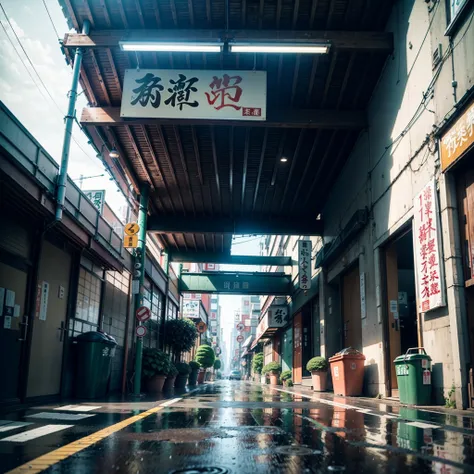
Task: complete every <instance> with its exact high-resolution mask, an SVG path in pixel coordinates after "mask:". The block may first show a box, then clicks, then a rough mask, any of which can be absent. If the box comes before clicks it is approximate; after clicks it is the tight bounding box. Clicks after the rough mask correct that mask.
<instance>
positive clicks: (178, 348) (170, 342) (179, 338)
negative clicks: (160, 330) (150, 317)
mask: <svg viewBox="0 0 474 474" xmlns="http://www.w3.org/2000/svg"><path fill="white" fill-rule="evenodd" d="M165 335H166V345H167V346H168V347H169V349H170V351H171V354H172V361H173V362H174V363H176V362H179V361H180V359H181V354H182V353H183V352H189V351H190V350H191V349H192V348H193V347H194V344H195V342H196V339H197V337H198V332H197V329H196V326H195V324H194V323H193V322H192V321H191V320H190V319H187V318H182V319H170V320H169V321H166V323H165Z"/></svg>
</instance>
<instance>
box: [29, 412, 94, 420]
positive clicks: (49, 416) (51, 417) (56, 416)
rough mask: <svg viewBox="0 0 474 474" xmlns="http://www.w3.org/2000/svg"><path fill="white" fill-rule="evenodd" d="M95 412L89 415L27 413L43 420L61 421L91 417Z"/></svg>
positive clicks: (31, 416) (30, 416)
mask: <svg viewBox="0 0 474 474" xmlns="http://www.w3.org/2000/svg"><path fill="white" fill-rule="evenodd" d="M92 416H95V414H92V415H88V414H85V413H50V412H41V413H35V414H34V415H27V418H40V419H43V420H60V421H79V420H84V419H85V418H91V417H92Z"/></svg>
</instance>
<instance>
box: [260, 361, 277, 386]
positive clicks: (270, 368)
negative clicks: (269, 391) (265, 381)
mask: <svg viewBox="0 0 474 474" xmlns="http://www.w3.org/2000/svg"><path fill="white" fill-rule="evenodd" d="M263 372H264V373H265V374H270V385H278V382H279V378H280V372H281V365H280V364H279V363H278V362H276V361H273V362H270V363H269V364H267V365H266V366H265V367H264V368H263Z"/></svg>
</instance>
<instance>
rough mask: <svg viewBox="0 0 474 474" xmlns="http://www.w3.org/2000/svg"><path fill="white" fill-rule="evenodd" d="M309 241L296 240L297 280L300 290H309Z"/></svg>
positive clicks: (310, 245) (310, 243) (310, 244)
mask: <svg viewBox="0 0 474 474" xmlns="http://www.w3.org/2000/svg"><path fill="white" fill-rule="evenodd" d="M311 247H312V242H311V240H298V277H299V278H298V279H299V285H300V288H301V289H302V290H309V289H310V288H311Z"/></svg>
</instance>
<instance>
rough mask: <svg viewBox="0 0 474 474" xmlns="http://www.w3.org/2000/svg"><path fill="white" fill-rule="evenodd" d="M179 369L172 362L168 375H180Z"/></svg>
mask: <svg viewBox="0 0 474 474" xmlns="http://www.w3.org/2000/svg"><path fill="white" fill-rule="evenodd" d="M178 373H179V372H178V369H177V368H176V366H175V365H174V364H173V363H170V370H168V377H176V376H177V375H178Z"/></svg>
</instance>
